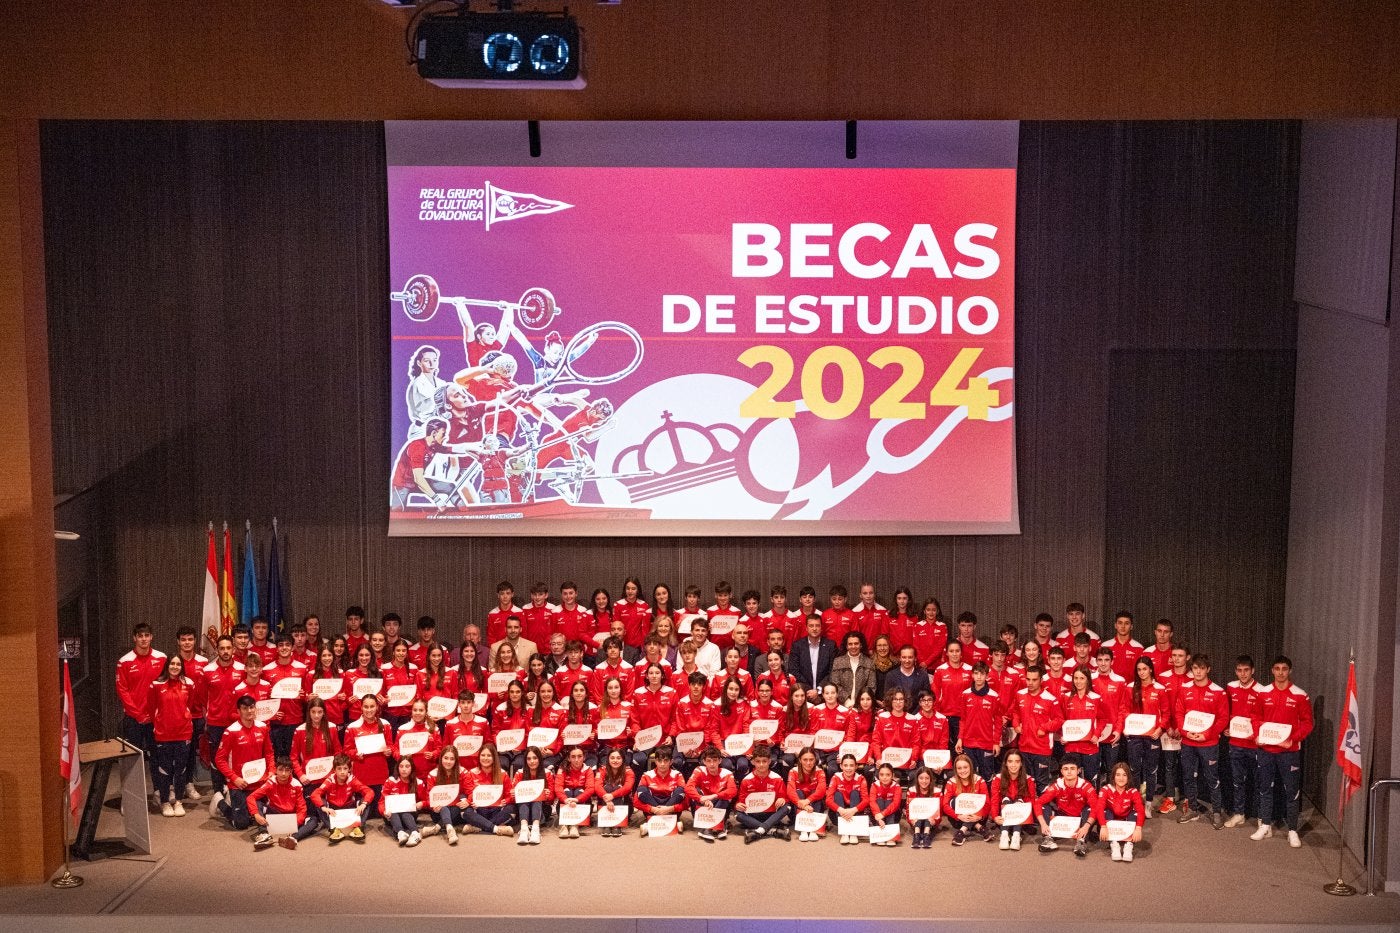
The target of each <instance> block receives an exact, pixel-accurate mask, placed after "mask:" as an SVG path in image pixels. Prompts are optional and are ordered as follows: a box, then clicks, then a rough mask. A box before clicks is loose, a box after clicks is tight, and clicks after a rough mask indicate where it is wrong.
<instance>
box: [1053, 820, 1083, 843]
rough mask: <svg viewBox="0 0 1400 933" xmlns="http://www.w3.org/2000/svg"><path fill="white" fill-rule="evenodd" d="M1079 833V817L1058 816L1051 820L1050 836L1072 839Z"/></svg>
mask: <svg viewBox="0 0 1400 933" xmlns="http://www.w3.org/2000/svg"><path fill="white" fill-rule="evenodd" d="M1077 832H1079V817H1077V816H1057V817H1054V818H1052V819H1051V820H1050V835H1051V836H1052V837H1054V838H1056V839H1071V838H1073V837H1074V834H1075V833H1077Z"/></svg>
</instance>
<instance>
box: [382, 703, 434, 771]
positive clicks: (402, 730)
mask: <svg viewBox="0 0 1400 933" xmlns="http://www.w3.org/2000/svg"><path fill="white" fill-rule="evenodd" d="M412 710H413V711H412V712H411V713H409V719H408V722H407V723H405V724H404V725H403V726H401V727H399V733H398V735H397V736H395V738H394V749H395V755H396V757H399V756H402V755H403V754H404V749H405V748H411V747H412V746H413V745H416V744H417V743H418V742H419V741H423V740H421V739H414V738H413V736H416V735H423V736H426V737H427V739H426V741H427V744H426V745H424V746H423V747H422V748H421V749H419V750H418V751H416V752H413V753H412V758H413V773H414V774H419V775H426V774H427V773H428V772H429V771H431V770H433V768H435V767H437V760H438V755H439V753H441V751H442V738H441V737H440V736H439V735H438V728H437V724H436V723H434V722H432V721H431V720H429V719H428V701H427V700H425V699H423V698H422V697H418V698H417V699H415V700H414V701H413V707H412ZM405 736H407V737H408V740H407V741H405V740H404V739H405Z"/></svg>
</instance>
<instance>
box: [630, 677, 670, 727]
mask: <svg viewBox="0 0 1400 933" xmlns="http://www.w3.org/2000/svg"><path fill="white" fill-rule="evenodd" d="M678 699H680V696H679V695H678V694H677V693H676V691H675V690H674V689H673V688H671V687H668V686H666V685H665V684H662V686H661V689H659V690H652V689H651V688H650V687H642V688H640V689H638V690H634V691H632V718H633V721H634V723H635V725H636V727H637V731H638V732H640V731H641V730H643V729H650V728H651V727H652V726H660V727H661V731H662V732H665V731H666V730H667V729H668V728H669V727H670V725H671V714H672V713H673V712H675V709H676V701H677V700H678Z"/></svg>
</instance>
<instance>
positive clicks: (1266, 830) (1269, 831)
mask: <svg viewBox="0 0 1400 933" xmlns="http://www.w3.org/2000/svg"><path fill="white" fill-rule="evenodd" d="M1273 834H1274V828H1273V827H1272V826H1270V825H1269V824H1268V823H1265V822H1264V821H1263V820H1260V821H1259V828H1258V829H1256V830H1255V831H1254V832H1253V833H1252V834H1251V835H1250V837H1249V838H1250V839H1253V840H1254V841H1255V842H1258V841H1259V840H1261V839H1268V838H1269V837H1270V836H1272V835H1273Z"/></svg>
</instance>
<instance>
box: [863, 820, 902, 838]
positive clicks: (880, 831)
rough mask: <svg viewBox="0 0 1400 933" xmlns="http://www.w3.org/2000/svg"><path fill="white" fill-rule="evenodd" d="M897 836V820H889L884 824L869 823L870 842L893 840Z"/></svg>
mask: <svg viewBox="0 0 1400 933" xmlns="http://www.w3.org/2000/svg"><path fill="white" fill-rule="evenodd" d="M898 838H899V820H891V821H890V822H888V823H886V824H885V825H884V826H879V825H873V824H872V825H871V827H870V841H871V842H893V841H894V840H896V839H898Z"/></svg>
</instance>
